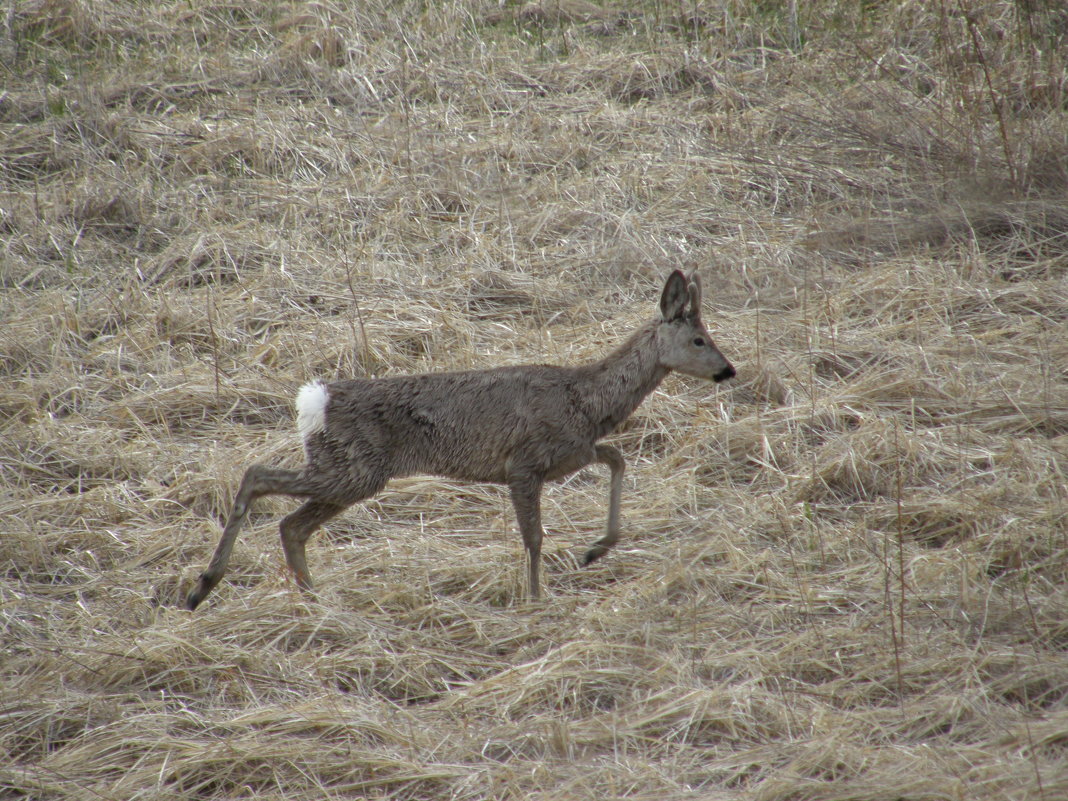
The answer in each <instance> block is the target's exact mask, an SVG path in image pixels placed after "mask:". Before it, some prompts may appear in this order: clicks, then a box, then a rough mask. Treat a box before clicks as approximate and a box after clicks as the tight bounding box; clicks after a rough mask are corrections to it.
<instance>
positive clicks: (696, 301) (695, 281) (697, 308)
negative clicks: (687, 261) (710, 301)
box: [687, 272, 701, 320]
mask: <svg viewBox="0 0 1068 801" xmlns="http://www.w3.org/2000/svg"><path fill="white" fill-rule="evenodd" d="M687 289H689V291H690V311H689V312H687V314H689V316H690V317H691V318H692V319H694V320H699V319H701V276H699V275H698V274H697V273H696V272H693V273H690V283H689V285H688V287H687Z"/></svg>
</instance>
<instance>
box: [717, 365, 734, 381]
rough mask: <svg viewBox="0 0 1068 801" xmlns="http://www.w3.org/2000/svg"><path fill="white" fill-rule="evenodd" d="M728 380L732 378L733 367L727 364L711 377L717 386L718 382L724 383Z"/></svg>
mask: <svg viewBox="0 0 1068 801" xmlns="http://www.w3.org/2000/svg"><path fill="white" fill-rule="evenodd" d="M728 378H734V365H731V364H728V365H727V366H726V367H724V368H723V369H722V370H720V371H719V372H718V373H716V374H715V375H714V376H712V380H713V381H715V382H716V383H717V384H718V383H719V382H720V381H726V380H727V379H728Z"/></svg>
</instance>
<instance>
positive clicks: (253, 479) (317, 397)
mask: <svg viewBox="0 0 1068 801" xmlns="http://www.w3.org/2000/svg"><path fill="white" fill-rule="evenodd" d="M700 297H701V291H700V282H699V280H698V279H697V277H696V276H693V277H691V279H690V280H689V281H687V279H686V278H685V276H683V274H682V273H681V272H678V271H676V272H674V273H672V275H671V276H670V277H669V278H668V280H667V283H666V284H665V287H664V292H663V296H662V298H661V314H660V316H659V318H658V319H655V320H652V321H650V322H649V323H647V324H646V325H644V326H642V327H641V328H639V329H638V330H637V331H636V332H634V334H632V335H631V337H630V338H629V339H628V340H627V341H626V342H624V343H623V345H621V346H620V347H619V348H618V349H616V350H615V351H613V352H612V353H610V354H609V355H608V356H607V357H605V358H604V359H602V360H600V361H598V362H595V363H593V364H588V365H580V366H576V367H556V366H549V365H522V366H516V367H499V368H494V369H488V370H469V371H463V372H449V373H430V374H425V375H413V376H397V377H390V378H380V379H353V380H347V381H336V382H333V383H330V384H324V383H322V382H313V383H311V384H307V385H305V387H304V388H302V389H301V391H300V393H299V395H298V399H297V412H298V413H297V428H298V430H299V431H300V432H301V434H302V436H303V437H304V449H305V454H306V457H307V462H306V465H305V467H304V468H303V469H302V470H299V471H297V470H282V469H278V468H270V467H265V466H262V465H253V466H251V467H250V468H249V469H248V470H247V471H246V473H245V476H244V479H243V480H242V482H241V487H240V489H239V490H238V493H237V497H236V499H235V502H234V508H233V511H232V512H231V514H230V517H229V519H228V520H227V523H226V527H225V528H224V530H223V536H222V539H221V541H220V542H219V546H218V548H217V549H216V551H215V555H214V556H213V558H212V561H211V564H210V565H209V566H208V569H207V570H206V571H205V572H204V573H203V574H202V575H201V576H200V579H199V580H198V583H197V586H196V587H195V588H194V589H193V591H192V592H190V594H189V596H188V598H187V606H188V607H189V608H190V609H195V608H196V606H197V605H198V604H199V603H200V602H201V601H202V600H203V599H204V597H205V596H206V595H207V594H208V593H209V592H210V591H211V589H212V588H213V587H214V586H215V585H216V584H217V583H218V582H219V580H220V579H221V578H222V575H223V572H224V571H225V569H226V563H227V561H228V559H229V555H230V551H231V550H232V548H233V543H234V541H235V540H236V538H237V534H238V531H239V530H240V527H241V525H242V523H243V522H244V519H245V516H246V515H247V513H248V508H249V505H250V504H251V503H252V501H253V500H255V498H257V497H260V496H262V495H266V494H287V495H292V496H296V497H303V498H307V500H306V501H305V503H304V505H303V506H301V507H300V508H299V509H297V510H296V511H295V512H293V513H292V514H290V515H288V516H287V517H286V518H284V519H283V520H282V523H281V527H280V528H281V534H282V545H283V548H284V550H285V554H286V560H287V562H288V564H289V567H290V568H291V569H292V571H293V573H294V575H295V577H296V580H297V583H298V585H299V586H301V587H302V588H305V589H309V588H310V587H311V577H310V575H309V574H308V568H307V563H306V560H305V554H304V544H305V542H306V541H307V539H308V537H309V536H310V535H311V534H312V533H313V532H314V531H315V530H316V529H317V528H318V527H319V526H320V525H321V524H322V523H323V522H325V521H326V520H328V519H329V518H331V517H333V516H335V515H336V514H338V513H339V512H341V511H343V510H344V509H345V508H347V507H348V506H350V505H352V504H353V503H356V502H357V501H360V500H363V499H365V498H368V497H370V496H372V495H374V494H376V493H377V492H379V491H381V489H382V488H383V487H384V486H385V485H386V483H387V482H388V481H389V480H390V479H391V478H399V477H403V476H407V475H412V474H430V475H439V476H445V477H449V478H455V479H461V480H466V481H479V482H487V483H496V484H505V485H507V486H508V488H509V490H510V493H511V499H512V503H513V506H514V507H515V512H516V517H517V519H518V522H519V529H520V533H521V534H522V536H523V542H524V545H525V547H526V551H527V555H528V557H529V563H528V579H529V592H530V595H531V597H533V598H537V597H538V596H539V585H540V581H539V565H540V558H541V556H540V555H541V539H542V527H541V515H540V498H541V488H542V485H543V484H544V482H545V481H547V480H552V479H557V478H561V477H563V476H566V475H568V474H570V473H573V472H575V471H576V470H579V469H581V468H583V467H585V466H587V465H589V464H593V463H595V462H600V463H602V464H605V465H607V466H608V468H609V470H610V471H611V483H610V491H609V514H608V531H607V533H606V534H605V535H604V536H602V537H601V538H600V539H599V540H597V542H596V543H594V545H593V546H592V547H591V548H590V549H589V550H588V551H587V553H586V556H585V563H586V564H589V563H590V562H592V561H593V560H594V559H597V558H598V557H600V556H602V555H603V554H604V553H605V552H606V551H607V550H608V549H609V548H611V547H612V545H613V544H615V542H616V540H617V539H618V537H619V500H620V494H621V492H622V485H623V470H624V461H623V456H622V454H620V452H619V451H618V450H616V449H615V448H613V447H610V446H607V445H601V444H598V442H597V440H599V439H600V438H601V437H603V436H605V435H606V434H608V433H609V432H611V431H612V430H613V429H615V428H616V426H618V425H619V424H620V423H621V422H623V420H625V419H626V418H627V417H629V416H630V414H631V413H632V412H633V411H634V410H635V409H636V408H637V407H638V405H639V404H640V403H641V402H642V400H643V399H644V398H645V397H646V396H647V395H648V394H649V393H650V392H652V391H653V390H654V389H655V388H656V387H657V385H659V384H660V382H661V381H662V380H663V379H664V377H665V376H666V375H667V374H668V373H669V372H671V370H673V369H677V370H680V371H682V372H687V373H690V374H692V375H697V376H700V377H703V378H708V379H712V380H715V381H722V380H725V379H727V378H730V377H731V376H733V375H734V368H733V367H732V366H731V365H730V363H729V362H728V361H727V360H726V359H725V358H724V357H723V356H722V354H720V353H719V351H718V350H717V349H716V347H715V345H714V344H713V343H712V340H711V338H710V337H709V336H708V332H707V331H706V330H705V328H704V325H703V324H702V323H701V319H700Z"/></svg>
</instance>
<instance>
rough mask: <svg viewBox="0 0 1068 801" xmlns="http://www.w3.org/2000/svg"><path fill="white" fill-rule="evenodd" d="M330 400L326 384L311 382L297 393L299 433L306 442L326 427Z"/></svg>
mask: <svg viewBox="0 0 1068 801" xmlns="http://www.w3.org/2000/svg"><path fill="white" fill-rule="evenodd" d="M329 398H330V393H329V392H327V389H326V384H324V383H323V382H322V381H311V382H309V383H307V384H305V385H304V386H302V387H301V388H300V392H298V393H297V431H298V432H300V436H301V439H303V440H304V441H305V442H307V441H308V438H309V437H310V436H311V435H312V434H315V433H317V432H319V431H322V430H323V429H324V428H325V427H326V402H327V400H329Z"/></svg>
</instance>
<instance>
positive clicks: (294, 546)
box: [279, 498, 348, 590]
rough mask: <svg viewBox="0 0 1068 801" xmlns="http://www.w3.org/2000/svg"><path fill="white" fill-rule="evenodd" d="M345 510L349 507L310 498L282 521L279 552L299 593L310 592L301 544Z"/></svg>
mask: <svg viewBox="0 0 1068 801" xmlns="http://www.w3.org/2000/svg"><path fill="white" fill-rule="evenodd" d="M347 507H348V504H345V503H331V502H330V501H324V500H319V499H318V498H313V499H311V500H310V501H306V502H305V503H304V505H303V506H301V507H300V508H299V509H297V510H296V511H295V512H293V513H292V514H289V515H286V516H285V517H284V518H283V519H282V523H281V525H280V526H279V530H280V531H281V533H282V550H283V551H285V554H286V564H288V565H289V569H290V570H292V571H293V576H294V577H295V578H296V580H297V586H298V587H300V588H301V589H302V590H311V588H312V580H311V575H310V574H309V573H308V561H307V559H306V558H305V556H304V544H305V543H306V542H307V541H308V538H309V537H310V536H311V535H312V534H314V533H315V531H316V530H317V529H318V528H319V526H321V525H322V524H323V523H325V522H326V521H327V520H329V519H330V518H332V517H334V516H335V515H337V514H340V513H341V512H343V511H344V510H345V509H346V508H347Z"/></svg>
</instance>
